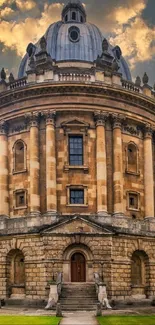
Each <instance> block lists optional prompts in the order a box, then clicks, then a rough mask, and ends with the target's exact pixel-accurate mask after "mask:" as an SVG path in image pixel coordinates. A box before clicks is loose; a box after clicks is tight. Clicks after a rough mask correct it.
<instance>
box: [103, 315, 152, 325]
mask: <svg viewBox="0 0 155 325" xmlns="http://www.w3.org/2000/svg"><path fill="white" fill-rule="evenodd" d="M97 319H98V322H99V324H100V325H146V324H147V325H155V316H152V315H150V316H104V317H103V316H102V317H97Z"/></svg>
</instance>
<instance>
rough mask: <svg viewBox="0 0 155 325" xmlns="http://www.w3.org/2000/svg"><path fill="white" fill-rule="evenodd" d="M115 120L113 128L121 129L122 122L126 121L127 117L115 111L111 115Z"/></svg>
mask: <svg viewBox="0 0 155 325" xmlns="http://www.w3.org/2000/svg"><path fill="white" fill-rule="evenodd" d="M111 117H112V121H113V129H121V128H122V124H123V122H124V121H125V119H126V117H125V115H123V114H117V113H113V114H112V115H111Z"/></svg>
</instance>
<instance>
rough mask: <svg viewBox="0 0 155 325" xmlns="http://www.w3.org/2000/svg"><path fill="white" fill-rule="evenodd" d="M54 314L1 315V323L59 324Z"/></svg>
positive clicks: (5, 324) (21, 324)
mask: <svg viewBox="0 0 155 325" xmlns="http://www.w3.org/2000/svg"><path fill="white" fill-rule="evenodd" d="M60 319H61V318H59V317H54V316H0V325H58V324H59V322H60Z"/></svg>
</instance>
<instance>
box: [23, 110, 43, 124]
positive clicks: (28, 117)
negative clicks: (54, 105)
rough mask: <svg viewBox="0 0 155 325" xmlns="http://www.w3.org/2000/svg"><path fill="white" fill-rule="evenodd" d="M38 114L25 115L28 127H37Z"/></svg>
mask: <svg viewBox="0 0 155 325" xmlns="http://www.w3.org/2000/svg"><path fill="white" fill-rule="evenodd" d="M39 117H40V113H39V112H31V113H27V114H26V115H25V118H26V122H27V123H28V124H29V126H30V127H33V126H35V127H38V126H39Z"/></svg>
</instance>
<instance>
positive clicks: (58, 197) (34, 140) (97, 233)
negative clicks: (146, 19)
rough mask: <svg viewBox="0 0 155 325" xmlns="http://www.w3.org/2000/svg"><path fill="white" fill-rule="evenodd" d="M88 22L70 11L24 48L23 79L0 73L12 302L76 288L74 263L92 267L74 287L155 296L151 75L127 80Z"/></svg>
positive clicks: (7, 289)
mask: <svg viewBox="0 0 155 325" xmlns="http://www.w3.org/2000/svg"><path fill="white" fill-rule="evenodd" d="M73 13H74V15H72V14H73ZM67 15H68V16H67ZM67 17H68V18H67ZM85 21H86V13H85V10H84V8H83V6H82V5H81V3H80V2H79V1H70V2H69V3H68V5H67V6H66V7H65V8H64V10H63V14H62V22H61V23H60V22H59V26H58V25H57V24H58V23H56V24H55V25H52V26H51V27H50V28H49V30H48V32H47V33H46V34H45V37H43V38H42V39H41V40H40V43H39V45H38V47H37V46H36V45H33V44H30V45H29V46H28V49H27V54H26V56H25V58H24V59H23V60H22V63H21V67H20V72H19V79H18V80H14V78H13V76H12V75H11V76H10V78H9V81H7V80H6V78H5V73H4V71H3V70H2V72H1V81H0V234H1V237H0V297H1V298H4V299H6V298H7V299H14V298H19V297H20V298H21V299H26V300H28V301H31V300H34V301H35V300H37V301H38V300H39V301H43V300H47V297H48V293H49V281H51V280H53V279H55V278H56V275H57V273H58V272H63V281H64V282H71V281H75V279H76V274H72V268H71V263H72V256H73V254H75V253H80V254H81V255H83V257H84V259H85V266H84V267H85V272H84V273H83V274H85V276H84V278H83V277H82V275H81V278H80V277H79V278H78V281H86V282H93V281H94V278H93V274H94V272H98V273H99V275H100V276H101V278H102V279H104V282H105V284H106V286H107V290H108V296H109V298H113V299H119V300H121V299H123V300H124V299H128V298H129V297H130V298H132V297H134V298H136V297H137V298H151V297H154V295H155V207H154V201H155V194H154V186H155V185H154V184H155V183H154V181H155V175H154V174H155V143H154V126H155V122H154V121H155V112H154V110H155V92H154V90H153V89H152V88H151V87H150V86H149V85H148V78H147V76H146V75H144V78H143V85H142V84H141V82H140V80H139V78H137V79H136V82H135V83H133V82H132V81H131V80H130V71H129V69H128V67H127V64H126V62H125V60H124V59H123V57H122V55H121V50H120V48H119V47H116V48H114V49H113V48H112V47H111V46H110V45H109V44H108V42H107V41H106V40H105V39H104V37H103V36H102V35H101V32H100V31H99V30H98V29H97V27H93V25H91V24H87V23H85ZM60 25H61V26H60ZM58 27H59V28H58ZM56 28H57V30H56ZM70 28H72V29H70ZM93 28H94V29H93ZM59 29H60V31H59ZM88 30H89V33H90V35H93V34H91V33H94V35H98V36H96V37H97V44H96V45H93V46H94V47H95V49H96V51H97V50H98V51H99V52H98V53H97V52H95V53H96V54H94V53H91V54H90V53H89V47H90V48H92V44H89V42H90V39H92V38H91V37H90V35H89V36H88V33H86V31H88ZM61 31H63V33H66V34H65V35H68V33H69V35H68V36H66V37H65V35H64V34H63V35H64V38H63V40H62V38H61V46H62V53H58V52H59V46H58V45H59V41H60V40H59V32H61ZM56 33H57V39H56V37H55V41H54V40H53V39H54V38H53V35H56ZM79 33H80V34H79ZM95 33H96V34H95ZM97 33H98V34H97ZM99 35H100V36H99ZM50 37H51V38H50ZM94 37H95V36H94ZM85 40H87V43H85ZM51 42H55V54H53V57H52V53H54V52H52V51H54V49H53V46H54V44H53V43H51ZM69 42H70V43H71V44H70V43H69ZM94 42H95V41H94ZM84 44H85V45H86V47H87V49H85V48H84ZM65 49H66V50H65ZM70 49H71V51H70ZM93 55H96V57H95V58H93Z"/></svg>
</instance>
